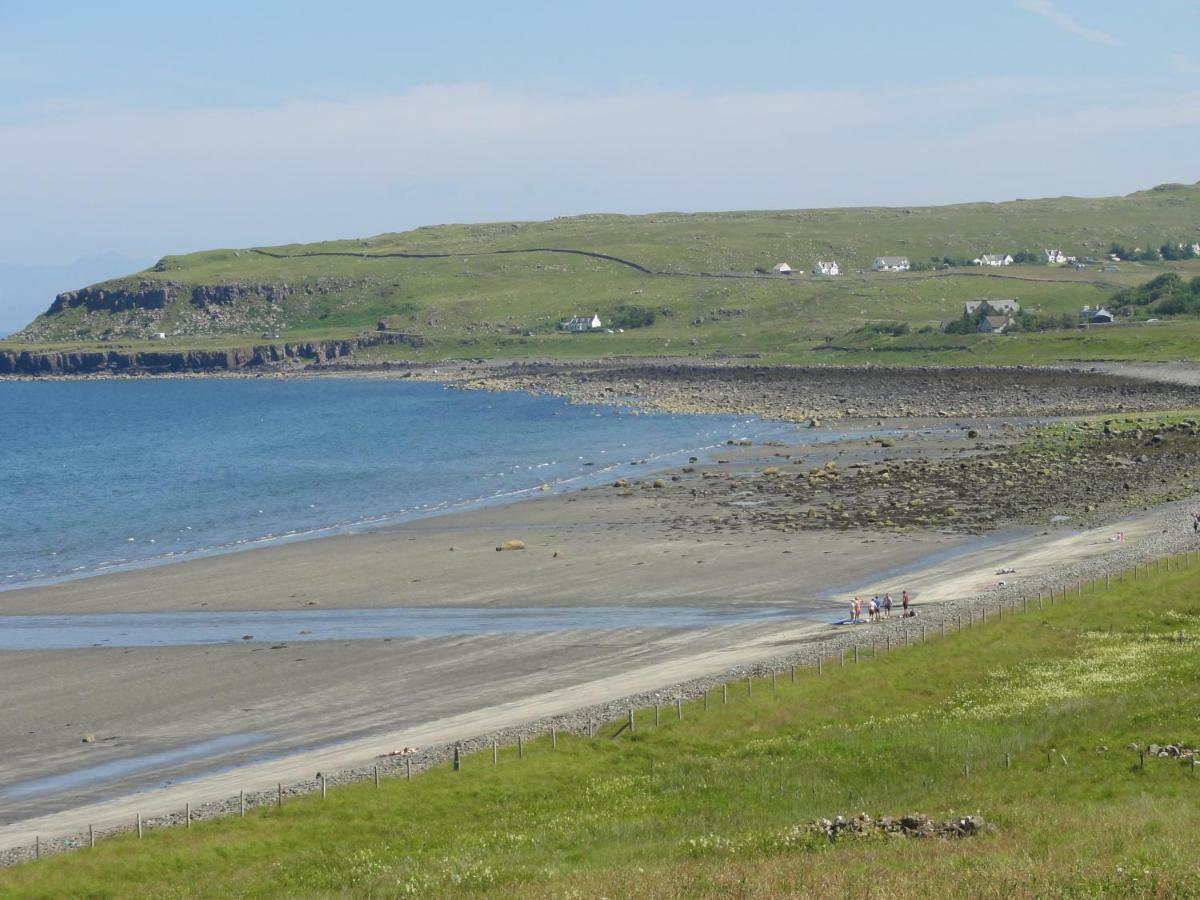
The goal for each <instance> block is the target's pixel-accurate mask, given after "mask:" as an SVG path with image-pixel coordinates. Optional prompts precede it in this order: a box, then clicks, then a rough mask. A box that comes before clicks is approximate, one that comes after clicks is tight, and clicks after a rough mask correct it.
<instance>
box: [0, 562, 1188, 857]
mask: <svg viewBox="0 0 1200 900" xmlns="http://www.w3.org/2000/svg"><path fill="white" fill-rule="evenodd" d="M1195 552H1196V551H1190V550H1187V551H1181V552H1179V553H1175V554H1171V555H1168V556H1165V557H1160V558H1158V559H1155V560H1152V561H1150V562H1146V563H1142V564H1138V565H1135V566H1133V568H1131V569H1126V570H1123V571H1122V572H1120V573H1119V574H1118V575H1116V576H1115V577H1114V576H1113V575H1111V574H1110V573H1106V574H1104V575H1103V576H1092V577H1090V578H1077V579H1075V580H1074V581H1070V582H1067V583H1066V584H1064V585H1060V586H1058V587H1052V588H1050V589H1049V590H1044V591H1040V592H1039V593H1038V594H1037V595H1036V596H1034V595H1033V594H1032V593H1030V594H1028V595H1022V596H1018V597H1007V598H1000V599H999V600H997V601H996V602H994V603H989V602H987V601H980V600H975V601H971V602H969V604H967V606H966V610H965V612H963V611H961V610H956V611H954V612H953V613H952V614H950V615H947V614H946V612H945V611H944V610H943V613H942V615H941V617H940V618H939V620H938V621H937V622H936V623H933V624H930V623H927V622H924V621H922V622H915V621H913V620H912V619H911V618H910V619H904V618H901V619H898V620H896V622H894V623H891V624H890V625H887V626H885V627H886V628H888V631H887V632H886V633H885V634H883V635H882V636H881V637H872V638H871V639H870V640H869V641H850V642H843V643H842V645H841V646H838V647H836V648H828V649H827V648H826V647H822V648H818V652H817V655H816V657H815V659H814V660H813V661H812V662H811V663H797V662H792V663H788V664H786V665H785V666H778V667H776V666H764V667H762V668H760V669H759V670H758V673H757V675H755V674H754V673H753V672H752V673H751V674H748V675H745V676H744V677H743V676H739V677H738V678H737V679H736V680H727V681H724V682H723V683H720V684H719V692H720V698H721V705H722V706H726V705H728V704H729V703H730V700H731V696H732V698H733V699H736V698H737V696H738V694H739V691H738V690H737V689H736V687H735V689H734V690H733V691H732V693H731V685H733V686H737V685H743V686H744V688H743V689H744V695H745V697H746V699H752V698H753V697H754V691H755V681H756V680H757V681H758V682H760V683H761V684H762V687H764V688H767V689H769V690H770V691H771V692H775V691H777V690H778V683H779V679H780V678H781V677H783V676H785V675H786V677H787V679H788V681H789V683H791V684H795V682H796V672H797V669H798V668H804V667H805V665H807V667H809V668H810V669H811V670H813V671H814V672H815V674H816V675H818V676H822V677H823V676H824V674H825V668H826V663H827V662H832V661H833V660H834V659H835V658H836V660H837V667H838V668H839V669H840V668H845V667H846V665H847V649H849V651H850V663H849V664H850V665H857V664H860V662H861V661H862V660H864V659H873V658H875V657H877V656H878V655H879V654H880V652H883V653H890V652H892V650H893V646H892V639H893V637H895V638H896V649H902V648H905V647H909V646H912V645H913V644H916V643H927V642H928V641H929V639H930V638H931V637H932V636H937V637H938V638H944V637H945V636H946V635H947V632H948V631H949V632H950V633H951V634H953V633H955V632H958V631H963V630H970V629H973V628H975V627H977V626H983V625H986V624H987V623H988V617H989V615H991V616H992V619H993V621H995V622H1001V621H1003V619H1004V617H1005V615H1008V616H1009V617H1010V618H1011V617H1013V616H1017V615H1023V614H1027V613H1028V612H1029V611H1030V609H1031V608H1033V609H1034V610H1035V611H1037V610H1043V609H1047V608H1049V607H1051V606H1053V605H1054V604H1055V603H1064V602H1068V601H1070V600H1071V599H1079V598H1082V597H1083V596H1084V594H1085V593H1091V594H1095V593H1097V592H1098V591H1100V590H1106V589H1108V588H1109V587H1111V586H1112V584H1113V583H1114V582H1115V583H1117V584H1120V583H1123V582H1125V581H1129V582H1136V581H1137V580H1138V578H1139V577H1140V578H1142V579H1145V578H1148V577H1150V575H1151V574H1158V573H1161V572H1164V571H1165V572H1168V573H1169V572H1171V571H1172V570H1173V569H1174V570H1175V571H1179V570H1181V569H1183V568H1187V567H1189V566H1191V565H1192V563H1193V553H1195ZM1139 573H1140V575H1139ZM897 623H898V624H897ZM1146 628H1147V630H1146V631H1144V632H1143V638H1144V639H1149V632H1148V626H1146ZM1179 640H1180V641H1182V640H1183V633H1182V631H1181V632H1180V634H1179ZM825 643H826V645H828V644H831V643H833V641H826V642H825ZM717 691H718V688H705V689H704V690H703V691H702V692H699V693H692V694H689V695H688V696H684V694H683V693H682V692H681V693H679V695H678V696H676V697H675V698H674V703H673V704H671V705H670V706H668V707H667V708H668V709H671V706H673V712H674V718H675V720H676V721H683V719H684V702H685V700H686V701H688V702H689V703H695V704H697V705H698V706H699V710H698V711H699V712H708V710H709V703H710V699H709V698H710V695H712V694H716V693H717ZM651 709H652V710H653V717H654V718H653V721H654V725H655V727H661V725H662V715H663V704H662V703H661V702H658V701H656V702H655V703H654V704H653V705H652V707H651V706H646V707H636V706H634V705H628V706H626V708H625V714H624V716H622V717H621V719H618V720H616V721H621V722H622V724H621V725H619V726H618V727H616V729H615V731H613V733H612V734H611V735H609V736H608V737H609V739H610V740H616V739H618V738H619V737H621V735H623V734H624V733H625V732H627V731H628V732H629V733H630V734H633V733H636V731H637V728H638V719H639V713H641V714H643V715H642V718H644V719H648V716H649V713H650V711H651ZM608 724H610V725H612V724H615V722H613V721H612V720H609V723H608ZM598 726H599V727H598ZM602 726H603V723H598V722H597V720H596V719H595V718H591V717H589V718H588V721H587V725H586V728H582V727H578V728H575V729H563V728H560V726H559V725H558V724H557V723H553V722H552V723H550V725H549V727H548V731H547V732H546V734H544V735H543V737H545V736H547V735H548V737H549V741H550V748H551V750H557V749H558V735H559V732H560V731H564V730H565V731H570V732H572V733H575V734H576V735H577V736H579V737H583V736H584V735H586V736H587V738H588V739H590V740H594V739H595V738H596V737H597V736H598V735H600V729H601V728H602ZM525 742H526V738H525V735H524V734H522V733H517V735H516V737H515V741H514V742H512V743H510V744H508V745H507V746H515V748H516V751H517V752H516V756H517V759H518V760H523V759H524V758H525ZM464 744H474V745H476V748H477V749H476V750H475V751H474V752H473V753H467V752H464ZM500 747H501V743H500V741H499V739H497V738H494V737H493V738H489V739H487V740H483V741H481V740H478V739H476V740H472V741H466V742H464V741H458V742H455V743H454V744H451V745H446V746H443V747H441V748H439V750H435V751H434V752H433V753H432V754H431V757H430V758H429V759H428V760H427V761H426V764H425V766H424V769H425V770H428V769H431V768H434V767H436V766H439V765H441V764H443V763H445V762H446V761H447V760H449V762H450V766H451V769H452V771H455V772H458V771H461V770H463V769H464V768H469V767H468V766H467V760H468V759H469V758H471V757H472V756H476V755H478V754H480V753H483V752H486V750H487V749H489V748H490V750H491V765H492V766H499V765H500V759H501V758H500ZM1138 757H1139V759H1138V766H1139V768H1144V766H1145V750H1139V751H1138ZM997 758H998V757H997ZM1198 763H1200V760H1197V759H1196V758H1194V757H1193V758H1192V760H1191V765H1190V766H1189V767H1188V771H1189V772H1190V773H1191V774H1195V771H1196V767H1197V764H1198ZM1047 764H1048V765H1051V766H1053V765H1062V766H1067V765H1069V762H1068V760H1067V757H1066V756H1065V754H1061V753H1058V752H1057V751H1049V752H1048V756H1047ZM1004 765H1005V768H1009V769H1010V768H1012V765H1013V756H1012V754H1011V753H1010V752H1008V751H1006V752H1005V753H1004ZM421 771H422V769H421V768H420V767H419V768H418V769H417V771H416V774H420V772H421ZM356 773H357V774H356ZM962 774H963V776H964V777H966V778H969V777H970V775H971V768H970V763H969V762H967V763H964V764H963V770H962ZM413 775H414V770H413V760H412V759H411V758H408V759H405V760H404V766H403V769H402V770H398V771H396V772H394V773H392V774H391V775H390V776H387V775H385V773H383V772H382V771H381V768H380V766H379V765H378V764H375V765H373V766H372V767H371V768H370V769H368V770H354V772H352V773H351V774H350V777H347V776H346V773H341V774H340V775H339V780H340V781H343V782H345V783H354V782H359V783H361V782H363V781H365V780H368V779H369V780H371V781H372V782H373V783H374V786H375V787H376V788H377V789H378V788H379V787H380V784H381V779H382V778H383V777H396V778H399V777H403V778H404V779H405V780H406V781H412V778H413ZM310 785H311V786H310ZM328 790H329V784H328V779H327V776H326V775H324V774H320V775H318V776H317V781H316V782H315V785H314V784H313V783H308V784H304V785H291V786H288V787H287V788H286V789H285V786H284V785H283V784H282V783H279V784H277V785H276V787H275V789H274V790H273V791H257V792H253V793H250V794H247V793H246V792H245V791H240V792H239V793H238V797H237V798H236V800H235V801H229V800H223V801H216V803H215V804H214V805H216V806H218V808H219V809H227V810H230V811H229V812H225V813H218V814H217V815H205V816H204V818H206V819H211V818H226V817H229V816H230V815H234V814H236V815H239V816H241V817H242V818H244V817H245V816H246V813H247V810H249V809H254V808H256V807H274V808H276V809H281V808H282V807H283V805H284V800H285V797H286V796H300V795H307V794H313V793H315V792H316V791H319V792H320V794H321V798H322V799H326V798H327V797H328ZM234 809H236V813H234V812H233V811H232V810H234ZM194 819H195V816H194V814H193V809H192V806H191V804H190V803H186V804H185V806H184V809H183V812H182V815H180V814H179V813H176V814H174V815H166V816H159V817H157V818H155V819H143V817H142V815H141V813H136V814H135V817H134V820H133V822H132V823H130V824H129V825H126V826H118V827H115V828H110V829H107V830H105V831H98V830H97V829H96V828H95V827H94V826H93V825H91V824H89V825H88V826H87V830H86V831H85V832H80V833H79V834H77V835H75V836H73V837H69V838H60V839H55V840H54V841H52V842H51V843H50V844H44V843H43V842H42V839H41V836H40V835H36V836H35V838H34V844H33V846H32V847H27V848H24V850H25V853H24V859H40V858H41V857H42V856H44V855H46V854H47V851H51V852H55V853H61V852H66V851H70V850H77V849H82V848H83V846H84V842H85V841H86V845H87V847H89V848H91V847H95V846H96V842H97V840H100V839H102V838H105V837H111V836H115V835H118V834H128V833H134V832H136V834H137V836H138V838H139V839H140V838H143V837H144V833H145V831H146V830H147V829H149V828H162V827H175V826H182V827H185V828H191V827H192V822H193V821H194ZM21 849H22V848H16V849H14V850H12V851H9V853H8V854H7V856H8V857H9V861H10V862H16V861H18V860H19V858H20V857H21Z"/></svg>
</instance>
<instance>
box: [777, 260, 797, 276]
mask: <svg viewBox="0 0 1200 900" xmlns="http://www.w3.org/2000/svg"><path fill="white" fill-rule="evenodd" d="M771 271H772V272H774V273H775V274H776V275H791V274H792V272H794V271H795V270H794V269H793V268H792V267H791V266H789V265H788V264H787V263H785V262H781V263H775V265H773V266H771Z"/></svg>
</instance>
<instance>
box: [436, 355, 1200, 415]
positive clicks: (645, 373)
mask: <svg viewBox="0 0 1200 900" xmlns="http://www.w3.org/2000/svg"><path fill="white" fill-rule="evenodd" d="M414 374H416V373H414ZM442 377H443V378H449V379H450V380H452V381H453V383H455V384H456V385H458V386H460V387H462V388H465V389H473V390H491V391H525V392H528V393H534V394H551V395H554V396H560V397H565V398H567V399H569V400H571V401H572V402H575V403H594V404H610V405H611V404H620V405H630V406H634V407H636V408H638V409H641V410H646V411H651V412H668V413H684V414H706V415H729V414H732V415H749V416H759V417H762V418H768V419H778V420H783V421H788V422H807V423H809V424H819V423H820V422H821V421H822V420H836V419H896V418H939V419H945V418H1003V417H1014V416H1022V417H1031V416H1071V415H1083V414H1092V413H1112V414H1124V413H1133V412H1150V411H1155V410H1167V409H1185V408H1189V407H1198V406H1200V386H1197V385H1194V384H1181V383H1175V382H1174V381H1171V380H1169V379H1166V378H1164V379H1163V380H1152V379H1147V378H1133V377H1127V376H1124V375H1120V374H1112V373H1111V372H1107V371H1100V370H1098V369H1090V368H1086V367H1084V368H1058V367H1042V368H1035V367H1025V366H1017V367H969V368H944V367H943V368H939V367H913V368H903V367H895V368H888V367H878V366H864V367H832V366H831V367H813V366H755V365H728V364H720V363H713V364H708V365H699V364H692V363H687V364H683V363H678V362H668V361H661V362H650V363H630V362H614V363H609V364H575V365H563V364H558V363H531V364H520V363H513V364H511V365H509V366H506V367H501V366H494V367H481V368H478V369H471V368H468V367H463V368H461V370H460V371H458V372H457V373H455V374H450V375H447V374H443V375H442Z"/></svg>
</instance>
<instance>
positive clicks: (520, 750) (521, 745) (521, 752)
mask: <svg viewBox="0 0 1200 900" xmlns="http://www.w3.org/2000/svg"><path fill="white" fill-rule="evenodd" d="M629 730H630V731H633V710H632V709H630V710H629ZM524 758H525V737H524V736H523V735H520V734H518V735H517V759H524Z"/></svg>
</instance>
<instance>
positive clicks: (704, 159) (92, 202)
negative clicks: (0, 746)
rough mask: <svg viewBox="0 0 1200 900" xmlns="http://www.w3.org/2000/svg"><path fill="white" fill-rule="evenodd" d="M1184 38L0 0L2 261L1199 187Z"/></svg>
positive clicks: (1167, 8) (869, 14) (1026, 12)
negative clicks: (485, 225) (673, 215)
mask: <svg viewBox="0 0 1200 900" xmlns="http://www.w3.org/2000/svg"><path fill="white" fill-rule="evenodd" d="M1198 34H1200V0H1144V2H1143V3H1140V4H1130V3H1120V4H1118V3H1115V2H1110V0H989V2H987V3H969V4H968V3H961V2H949V0H929V2H908V3H897V2H883V0H844V2H841V3H837V4H830V3H820V4H818V3H813V2H805V0H799V2H797V0H792V2H771V0H767V2H756V3H746V4H734V3H729V2H728V0H724V2H708V0H690V2H686V3H684V2H675V0H662V2H654V0H641V2H629V0H607V2H604V3H595V2H590V0H573V2H570V3H565V2H561V0H560V2H523V0H509V2H507V3H504V4H498V3H476V2H467V0H462V2H449V3H440V4H428V3H421V4H416V3H404V2H395V0H392V2H359V0H343V2H341V3H338V4H330V3H328V2H323V3H320V4H317V3H310V2H307V0H292V2H287V3H283V2H274V0H258V2H255V3H252V4H250V3H245V2H244V0H239V2H227V0H208V2H206V3H203V4H171V3H162V2H161V0H159V2H133V0H130V2H122V0H107V2H104V3H97V2H91V0H86V2H85V0H79V2H74V3H70V2H56V0H28V2H17V0H0V265H9V266H23V267H28V266H34V267H61V266H68V265H69V264H71V263H73V262H74V261H76V260H78V259H80V258H95V257H103V258H113V257H114V255H115V257H116V258H119V259H123V260H130V261H133V260H136V261H139V264H144V263H145V262H148V261H153V260H154V259H157V258H158V257H160V256H162V255H165V254H168V253H181V252H187V251H190V250H199V249H205V248H211V247H230V246H234V247H241V246H253V245H266V244H277V243H285V242H292V241H309V240H320V239H328V238H338V237H351V236H359V235H369V234H375V233H379V232H383V231H399V230H404V229H406V228H410V227H414V226H417V225H422V224H434V223H442V222H464V221H494V220H511V219H541V218H549V217H553V216H556V215H571V214H576V213H585V212H629V213H638V212H653V211H661V210H683V211H691V210H712V209H751V208H753V209H761V208H798V207H819V206H844V205H867V204H870V205H874V204H889V205H909V204H927V203H946V202H956V201H966V200H1003V199H1011V198H1015V197H1035V196H1059V195H1063V194H1076V195H1109V194H1119V193H1127V192H1129V191H1133V190H1137V189H1140V188H1145V187H1150V186H1152V185H1154V184H1158V183H1162V182H1167V181H1184V182H1195V181H1197V180H1198V179H1200V150H1198V149H1197V148H1200V42H1198V41H1197V40H1196V35H1198ZM114 274H116V273H114ZM6 302H9V303H10V302H11V301H6V299H5V295H4V291H3V284H2V283H0V324H3V322H4V311H5V304H6Z"/></svg>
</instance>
